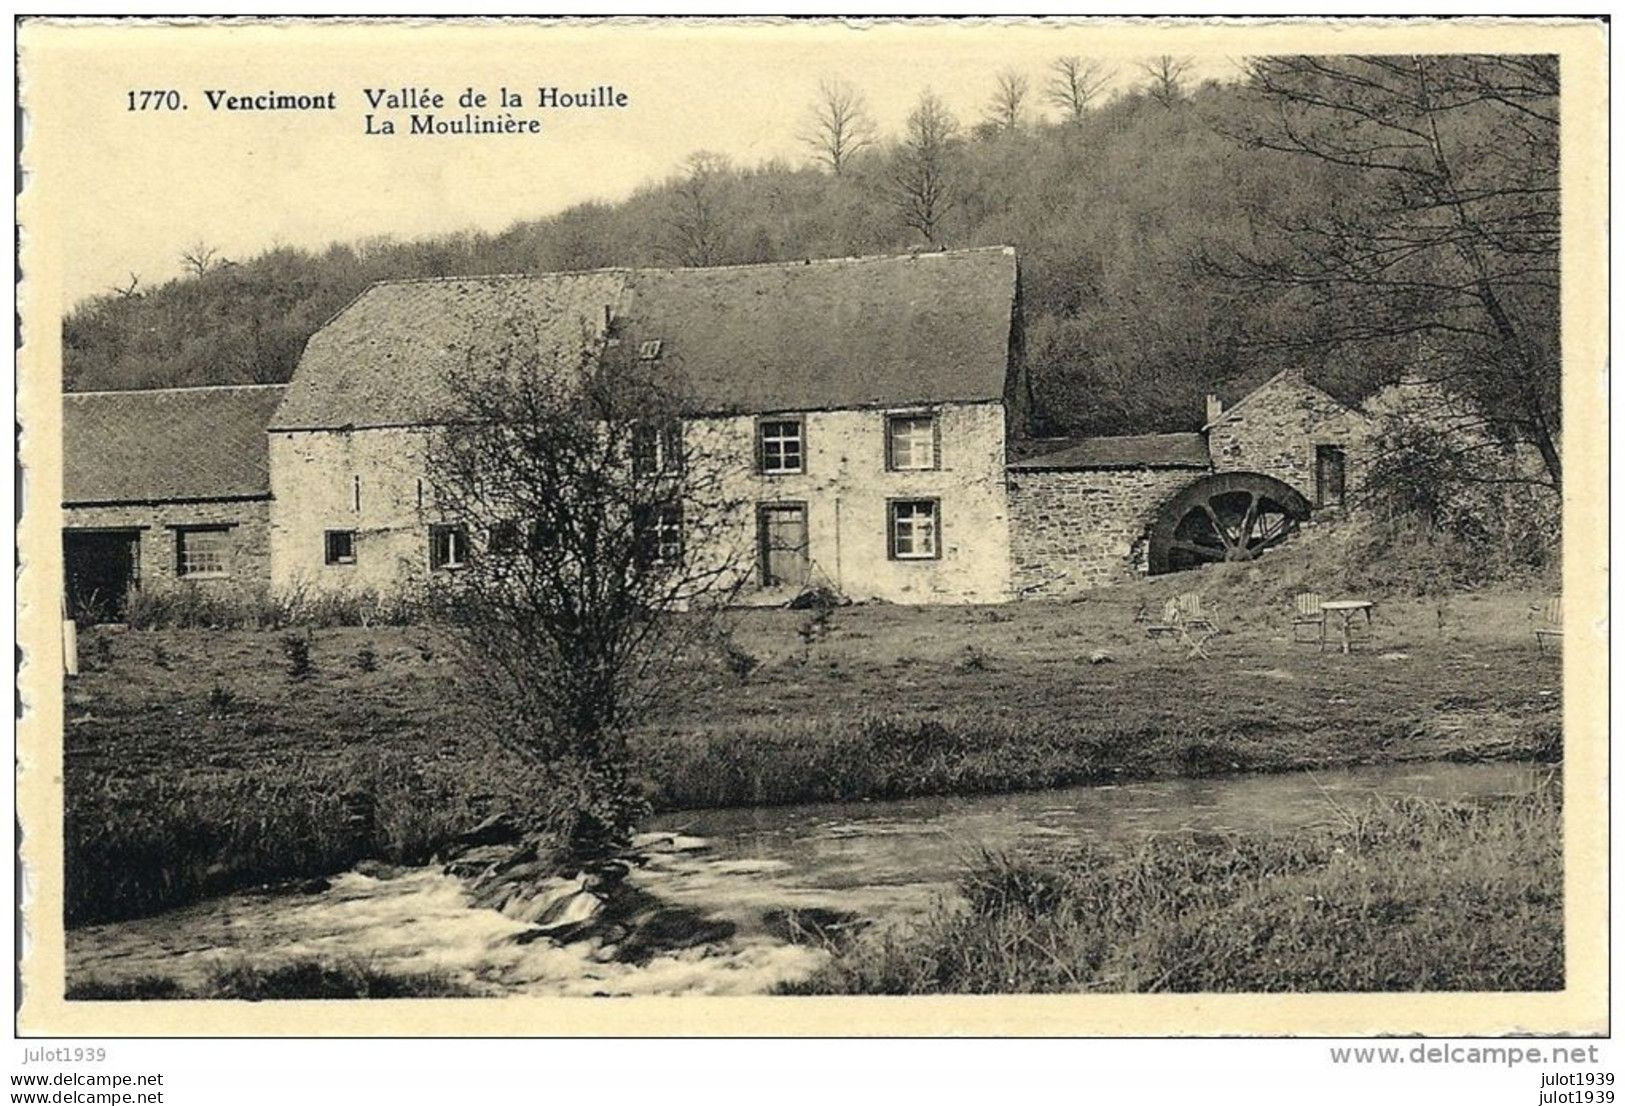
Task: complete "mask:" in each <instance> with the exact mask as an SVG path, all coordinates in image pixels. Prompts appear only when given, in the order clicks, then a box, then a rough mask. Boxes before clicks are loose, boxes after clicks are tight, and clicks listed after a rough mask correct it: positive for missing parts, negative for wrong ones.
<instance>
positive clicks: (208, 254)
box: [181, 239, 220, 277]
mask: <svg viewBox="0 0 1625 1106" xmlns="http://www.w3.org/2000/svg"><path fill="white" fill-rule="evenodd" d="M219 258H220V251H219V250H218V249H216V248H215V247H214V246H211V245H209V244H208V243H206V242H204V241H203V240H201V239H199V240H198V241H196V242H193V243H192V244H191V245H190V246H188V247H186V248H185V249H184V250H182V251H181V264H182V265H184V266H185V267H186V271H187V272H189V273H191V274H192V275H193V276H195V277H200V276H203V275H204V274H205V273H207V272H208V271H209V270H210V269H212V268H214V266H215V262H216V261H218V260H219Z"/></svg>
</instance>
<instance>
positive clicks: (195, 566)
mask: <svg viewBox="0 0 1625 1106" xmlns="http://www.w3.org/2000/svg"><path fill="white" fill-rule="evenodd" d="M226 542H227V528H226V527H224V526H189V527H187V528H186V529H184V530H176V531H175V575H177V576H187V577H193V578H196V577H209V576H224V575H226V553H227V548H226Z"/></svg>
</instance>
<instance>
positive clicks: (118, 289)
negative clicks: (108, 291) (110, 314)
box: [112, 272, 141, 300]
mask: <svg viewBox="0 0 1625 1106" xmlns="http://www.w3.org/2000/svg"><path fill="white" fill-rule="evenodd" d="M112 291H113V294H114V295H115V296H118V297H119V298H120V299H125V300H130V299H135V298H136V297H138V296H140V295H141V278H140V277H139V276H137V275H136V274H135V273H133V272H132V273H131V274H130V279H129V280H127V281H125V282H124V283H123V284H115V285H113V288H112Z"/></svg>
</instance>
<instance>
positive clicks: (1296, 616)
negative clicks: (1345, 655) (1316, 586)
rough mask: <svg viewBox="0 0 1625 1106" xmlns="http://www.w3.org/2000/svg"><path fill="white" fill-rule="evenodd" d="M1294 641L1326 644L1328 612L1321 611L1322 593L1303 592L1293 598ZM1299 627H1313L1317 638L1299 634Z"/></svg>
mask: <svg viewBox="0 0 1625 1106" xmlns="http://www.w3.org/2000/svg"><path fill="white" fill-rule="evenodd" d="M1292 609H1293V614H1292V640H1293V641H1296V642H1302V643H1308V642H1315V641H1318V642H1324V641H1325V640H1326V612H1325V611H1323V610H1321V609H1320V593H1319V592H1314V591H1306V592H1302V593H1300V594H1298V595H1295V596H1293V597H1292ZM1299 626H1313V627H1314V628H1315V636H1314V637H1312V638H1306V637H1303V636H1301V635H1300V634H1299V633H1298V627H1299Z"/></svg>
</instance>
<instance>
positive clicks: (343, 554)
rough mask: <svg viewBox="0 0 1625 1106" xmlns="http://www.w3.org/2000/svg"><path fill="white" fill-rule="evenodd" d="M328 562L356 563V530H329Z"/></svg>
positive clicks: (337, 563)
mask: <svg viewBox="0 0 1625 1106" xmlns="http://www.w3.org/2000/svg"><path fill="white" fill-rule="evenodd" d="M325 538H326V541H325V545H326V550H327V563H328V564H330V565H353V564H355V531H354V530H329V531H327V533H326V535H325Z"/></svg>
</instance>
